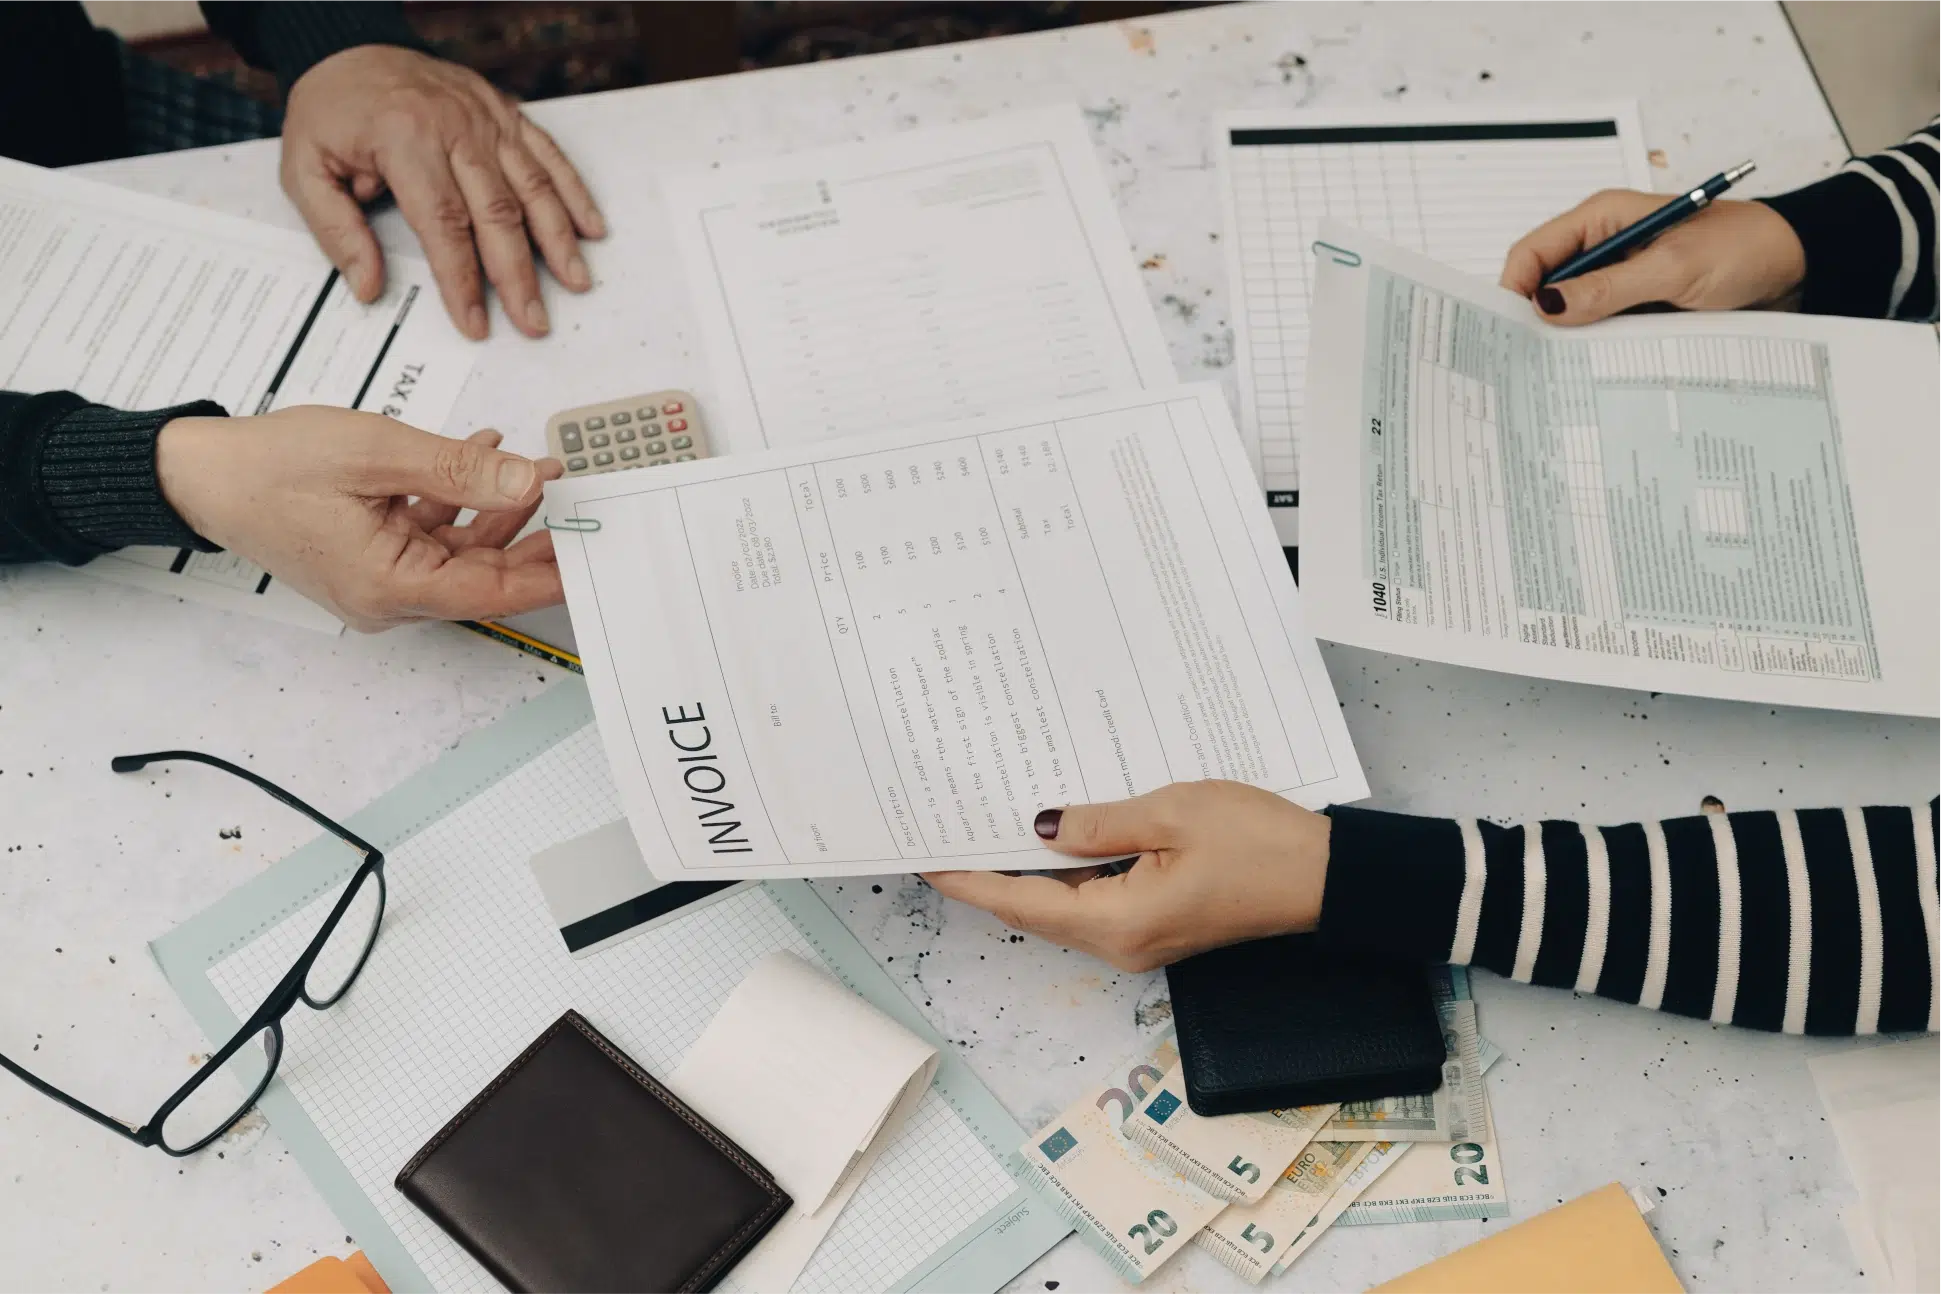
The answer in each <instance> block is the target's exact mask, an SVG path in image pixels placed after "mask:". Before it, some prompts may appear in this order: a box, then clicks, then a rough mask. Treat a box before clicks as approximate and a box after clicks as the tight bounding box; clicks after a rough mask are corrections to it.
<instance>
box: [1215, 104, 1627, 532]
mask: <svg viewBox="0 0 1941 1294" xmlns="http://www.w3.org/2000/svg"><path fill="white" fill-rule="evenodd" d="M1635 122H1636V115H1635V108H1625V109H1623V110H1608V111H1604V112H1595V113H1586V112H1578V113H1560V114H1556V115H1554V116H1536V115H1528V114H1526V115H1524V116H1523V117H1521V118H1520V119H1518V120H1506V119H1501V118H1498V119H1493V120H1481V121H1473V122H1462V121H1460V120H1459V119H1455V118H1452V117H1450V116H1448V115H1447V114H1444V115H1443V116H1441V117H1440V119H1438V120H1436V121H1432V122H1431V121H1425V120H1423V119H1421V118H1415V119H1409V118H1403V117H1396V116H1393V115H1392V114H1391V115H1388V116H1387V118H1386V120H1381V119H1380V115H1379V114H1362V115H1361V116H1360V117H1359V118H1358V121H1357V124H1353V125H1348V124H1342V123H1341V122H1332V121H1328V120H1323V119H1321V118H1318V117H1316V116H1314V115H1312V114H1302V115H1301V116H1299V117H1298V118H1296V117H1269V116H1264V115H1262V114H1258V113H1237V114H1232V115H1230V116H1228V117H1227V118H1225V119H1223V120H1222V122H1221V123H1220V127H1219V141H1218V142H1219V152H1220V156H1221V160H1222V162H1223V163H1224V167H1223V173H1222V175H1223V181H1224V182H1223V183H1222V185H1221V201H1222V204H1223V206H1224V207H1225V215H1226V229H1227V242H1228V251H1227V266H1228V282H1229V286H1230V290H1231V291H1232V293H1233V296H1234V301H1233V307H1232V309H1233V325H1234V347H1235V355H1236V359H1237V361H1238V364H1239V379H1240V404H1241V419H1240V421H1241V434H1242V436H1243V437H1244V438H1245V440H1246V442H1247V447H1248V450H1249V452H1250V454H1251V455H1252V457H1253V461H1254V470H1255V472H1256V473H1257V474H1258V475H1259V476H1260V480H1261V485H1262V486H1263V488H1264V489H1265V490H1266V491H1267V495H1268V502H1269V503H1270V505H1272V506H1273V507H1274V510H1275V513H1276V524H1277V526H1278V528H1279V529H1280V531H1281V537H1282V542H1283V543H1288V544H1291V543H1293V542H1294V539H1295V536H1294V532H1293V528H1292V526H1291V524H1290V523H1289V522H1288V518H1289V517H1290V516H1291V515H1292V514H1291V513H1290V512H1289V511H1287V510H1288V509H1291V508H1292V507H1294V506H1296V505H1297V504H1298V502H1299V493H1298V492H1299V490H1300V435H1301V427H1302V415H1303V412H1304V406H1305V399H1304V389H1305V386H1306V378H1307V372H1306V364H1307V349H1308V328H1309V326H1308V302H1309V300H1310V299H1311V296H1312V288H1313V260H1314V255H1315V253H1314V250H1313V245H1314V241H1315V239H1316V238H1318V237H1319V236H1320V225H1321V221H1322V220H1324V219H1330V218H1332V219H1335V220H1340V221H1345V222H1347V223H1349V224H1352V225H1354V226H1356V227H1357V228H1359V229H1362V230H1365V231H1366V232H1368V233H1370V234H1373V235H1376V236H1377V237H1380V238H1383V239H1386V240H1387V241H1389V242H1392V243H1396V244H1399V245H1400V246H1403V247H1406V248H1408V249H1410V250H1411V251H1416V252H1421V253H1423V254H1424V255H1427V256H1431V257H1434V258H1435V259H1436V260H1439V261H1442V262H1444V263H1446V264H1448V265H1450V266H1452V267H1454V268H1455V269H1458V270H1461V271H1463V272H1464V273H1468V274H1476V275H1481V276H1484V277H1487V278H1489V279H1491V280H1494V279H1495V278H1496V276H1497V274H1498V273H1499V272H1500V271H1501V269H1502V266H1503V256H1504V253H1506V252H1507V251H1508V250H1509V248H1510V245H1511V244H1512V243H1514V242H1515V241H1516V240H1517V239H1518V238H1520V237H1522V236H1523V235H1524V234H1525V233H1527V232H1529V231H1530V230H1531V229H1534V228H1535V227H1536V226H1538V225H1540V224H1542V223H1543V222H1544V221H1546V220H1548V219H1550V218H1551V217H1552V216H1555V215H1557V214H1558V213H1560V212H1562V211H1565V210H1567V209H1568V208H1570V207H1572V206H1575V205H1576V204H1577V203H1579V202H1581V201H1583V200H1584V199H1585V198H1586V197H1588V196H1590V195H1591V194H1592V193H1594V192H1596V191H1597V190H1599V189H1605V188H1613V187H1622V186H1626V185H1629V186H1633V187H1643V186H1644V185H1646V184H1647V182H1648V181H1647V178H1646V171H1645V163H1644V155H1643V150H1642V148H1641V146H1640V144H1639V141H1638V132H1637V127H1636V124H1635Z"/></svg>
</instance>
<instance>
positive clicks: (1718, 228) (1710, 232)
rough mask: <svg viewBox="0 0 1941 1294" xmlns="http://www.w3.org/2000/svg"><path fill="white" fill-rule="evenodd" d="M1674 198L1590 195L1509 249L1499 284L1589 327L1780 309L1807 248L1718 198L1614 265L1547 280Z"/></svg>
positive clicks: (1564, 320)
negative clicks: (1642, 313)
mask: <svg viewBox="0 0 1941 1294" xmlns="http://www.w3.org/2000/svg"><path fill="white" fill-rule="evenodd" d="M1669 201H1671V199H1670V198H1668V197H1666V196H1665V195H1664V194H1660V193H1639V192H1637V191H1636V190H1633V189H1606V190H1604V191H1603V192H1602V193H1594V194H1592V195H1591V196H1590V197H1588V198H1586V199H1585V200H1584V201H1582V202H1580V203H1578V204H1577V205H1576V206H1574V207H1572V208H1571V209H1570V210H1569V211H1566V212H1564V214H1562V215H1561V216H1558V217H1557V218H1556V219H1554V220H1551V221H1549V222H1547V223H1546V224H1543V225H1540V226H1538V227H1537V228H1536V229H1533V230H1531V231H1530V232H1529V233H1527V234H1525V235H1524V236H1523V237H1522V239H1520V240H1519V241H1518V242H1517V244H1516V246H1514V247H1512V248H1510V254H1509V256H1508V257H1507V258H1506V259H1505V260H1504V262H1503V278H1502V284H1503V286H1504V287H1506V288H1508V289H1509V290H1510V291H1512V292H1514V293H1516V294H1517V295H1518V296H1524V297H1530V298H1531V299H1532V300H1533V301H1535V303H1536V306H1537V309H1538V311H1539V312H1540V313H1541V314H1542V315H1543V317H1544V318H1546V319H1548V320H1549V321H1550V322H1551V323H1557V324H1587V323H1595V322H1597V321H1598V320H1599V319H1604V318H1607V317H1609V316H1611V315H1614V314H1617V313H1618V312H1620V311H1623V310H1629V309H1631V308H1632V307H1633V306H1641V305H1646V304H1650V303H1655V302H1660V301H1662V302H1665V303H1667V304H1669V305H1674V306H1677V307H1678V308H1679V309H1681V310H1746V309H1752V308H1757V307H1762V306H1765V307H1770V306H1777V305H1782V304H1784V303H1785V301H1786V300H1787V299H1788V298H1789V297H1791V296H1792V295H1793V293H1795V292H1796V291H1798V289H1799V286H1800V282H1801V280H1803V279H1804V278H1805V277H1806V250H1805V249H1804V248H1803V247H1802V246H1801V245H1800V241H1799V235H1797V234H1795V233H1794V232H1793V227H1792V226H1791V225H1789V224H1787V223H1786V218H1785V217H1784V216H1782V215H1780V214H1779V213H1778V212H1777V211H1774V210H1773V209H1772V208H1771V207H1768V206H1766V205H1765V204H1763V203H1759V202H1731V201H1724V200H1721V201H1717V202H1714V203H1712V204H1711V205H1710V206H1708V207H1707V208H1706V209H1705V210H1703V211H1701V212H1699V213H1698V214H1697V215H1695V216H1693V217H1692V218H1691V219H1689V220H1687V221H1685V222H1684V223H1682V224H1679V225H1676V226H1674V227H1673V228H1671V229H1668V230H1666V231H1665V232H1664V233H1663V234H1661V235H1660V236H1659V237H1657V238H1655V239H1653V240H1652V241H1651V242H1650V243H1648V244H1646V245H1645V246H1644V247H1641V248H1639V249H1638V250H1637V251H1635V252H1632V253H1631V254H1630V255H1629V256H1627V257H1626V258H1625V259H1623V260H1622V261H1619V262H1618V263H1617V264H1616V265H1612V266H1609V267H1607V268H1605V269H1601V270H1592V271H1591V272H1590V273H1588V274H1581V275H1579V276H1577V277H1576V278H1573V279H1566V280H1565V281H1563V282H1562V283H1558V284H1555V285H1553V286H1551V287H1547V288H1545V287H1540V286H1539V285H1540V284H1541V283H1542V282H1543V276H1544V275H1545V274H1548V273H1549V272H1550V271H1551V270H1553V269H1555V268H1556V267H1557V266H1559V265H1562V264H1563V263H1564V262H1565V261H1567V260H1569V259H1570V258H1571V257H1573V256H1575V255H1577V253H1579V252H1581V251H1583V250H1584V249H1585V248H1587V247H1595V246H1596V245H1597V244H1598V243H1601V242H1603V241H1604V240H1605V239H1606V238H1609V237H1610V236H1611V235H1612V234H1615V233H1617V232H1618V231H1619V230H1620V229H1623V228H1625V227H1626V226H1627V225H1631V224H1635V223H1636V222H1638V221H1639V220H1642V219H1644V217H1646V216H1648V215H1650V214H1651V213H1652V212H1654V211H1656V210H1657V209H1658V208H1659V207H1662V206H1664V205H1665V203H1667V202H1669Z"/></svg>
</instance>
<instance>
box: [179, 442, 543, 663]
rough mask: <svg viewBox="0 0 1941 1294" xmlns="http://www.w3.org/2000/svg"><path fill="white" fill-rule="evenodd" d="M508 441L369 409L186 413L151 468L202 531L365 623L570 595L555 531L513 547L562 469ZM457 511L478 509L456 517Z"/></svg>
mask: <svg viewBox="0 0 1941 1294" xmlns="http://www.w3.org/2000/svg"><path fill="white" fill-rule="evenodd" d="M498 443H499V433H497V432H496V431H481V432H479V433H477V434H476V435H474V436H473V437H472V438H471V440H469V441H457V440H447V439H446V438H445V437H443V436H434V435H432V434H430V433H429V432H423V431H419V430H417V429H416V428H414V427H407V426H405V425H404V424H403V423H401V422H394V421H392V420H391V419H389V418H383V417H379V416H378V415H377V414H374V413H352V412H350V411H349V410H346V409H328V408H322V407H314V406H309V407H303V408H296V409H283V410H280V411H278V412H276V413H271V414H264V415H262V416H260V417H255V418H177V419H175V420H174V421H173V422H170V423H169V424H168V425H167V426H165V427H163V428H162V433H161V435H160V436H159V437H158V438H157V440H156V446H155V466H156V474H157V476H158V477H159V478H160V480H161V484H162V493H163V495H164V496H165V497H166V498H167V499H168V501H169V505H170V506H171V507H173V508H174V509H175V510H176V512H177V513H179V514H180V515H181V517H182V519H183V520H184V521H185V522H187V523H188V524H189V527H190V528H191V529H193V530H194V531H195V532H196V533H197V534H199V535H201V536H202V537H203V538H205V539H208V540H209V541H211V542H212V543H217V544H220V545H222V546H223V547H224V548H227V549H229V550H231V551H232V552H235V553H238V554H240V555H241V556H243V557H247V558H249V559H250V560H251V561H253V562H255V563H256V564H257V565H259V566H261V567H263V568H264V569H265V570H267V571H269V572H270V574H272V575H274V576H276V577H277V578H278V579H280V580H282V581H284V582H285V583H287V584H289V585H291V586H292V587H294V588H296V589H297V590H298V591H300V592H302V593H303V594H304V595H305V596H307V597H309V598H311V599H312V600H314V601H316V602H318V603H321V604H322V605H323V606H325V607H327V608H329V609H330V610H331V611H332V612H334V613H335V614H337V615H338V616H340V617H342V619H343V621H344V623H346V624H348V625H349V626H350V627H351V628H353V629H360V630H363V631H365V632H367V633H371V632H375V631H377V630H379V629H387V628H389V627H390V626H392V625H395V624H402V623H403V622H405V621H408V620H423V619H444V620H470V619H477V618H481V617H484V618H491V617H497V616H508V615H517V614H518V613H520V612H522V611H532V610H535V609H537V608H539V607H544V606H551V605H553V604H554V603H556V602H559V601H560V600H561V598H563V597H564V596H565V595H564V592H563V591H562V589H561V587H560V582H559V564H558V563H557V562H556V561H555V560H554V557H553V537H552V535H551V534H549V533H546V532H543V531H542V532H541V533H539V534H535V535H529V536H527V537H526V538H524V539H521V540H520V541H519V542H518V543H515V544H512V546H511V547H509V548H508V547H507V546H506V545H507V544H508V543H510V542H511V540H512V538H513V537H514V536H515V535H517V534H518V533H519V531H520V529H521V528H523V527H524V526H525V524H526V522H527V521H528V520H529V519H530V518H531V517H532V514H533V511H534V510H535V509H536V508H537V507H538V506H539V499H540V487H541V485H542V484H543V483H544V482H546V481H549V480H552V479H553V478H555V477H557V476H558V475H559V474H560V470H561V469H560V465H559V463H558V462H556V461H555V460H553V459H550V458H546V459H540V460H538V461H536V462H535V461H533V460H532V459H526V458H521V457H519V456H518V455H517V454H507V453H502V452H500V451H499V450H498V449H497V448H496V447H497V445H498ZM413 495H415V496H417V501H416V502H415V503H414V502H412V501H411V500H410V498H409V497H407V496H413ZM461 508H475V509H477V510H478V516H476V517H474V518H473V519H472V521H471V522H470V523H468V524H466V525H463V526H460V525H454V524H453V523H454V522H455V521H456V520H457V518H458V513H459V510H460V509H461Z"/></svg>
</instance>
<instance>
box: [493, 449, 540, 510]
mask: <svg viewBox="0 0 1941 1294" xmlns="http://www.w3.org/2000/svg"><path fill="white" fill-rule="evenodd" d="M538 475H539V469H538V468H537V467H535V466H534V465H533V464H532V463H531V462H530V461H529V460H527V459H523V458H508V459H506V460H505V461H504V462H502V463H500V464H499V493H500V494H502V495H504V496H505V498H506V500H507V501H508V502H511V503H517V502H518V501H519V500H521V499H523V498H525V497H526V492H527V491H528V490H530V489H532V483H533V478H534V477H536V476H538Z"/></svg>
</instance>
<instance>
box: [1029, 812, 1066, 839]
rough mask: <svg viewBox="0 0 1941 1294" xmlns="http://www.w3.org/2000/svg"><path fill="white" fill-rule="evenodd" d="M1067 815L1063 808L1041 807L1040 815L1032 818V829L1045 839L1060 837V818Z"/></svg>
mask: <svg viewBox="0 0 1941 1294" xmlns="http://www.w3.org/2000/svg"><path fill="white" fill-rule="evenodd" d="M1064 816H1065V811H1064V810H1063V809H1040V810H1039V811H1038V816H1037V817H1036V818H1033V819H1032V820H1031V829H1032V830H1033V831H1035V832H1037V833H1038V835H1039V836H1040V837H1041V838H1042V839H1045V840H1056V839H1058V820H1059V819H1060V818H1062V817H1064Z"/></svg>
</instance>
